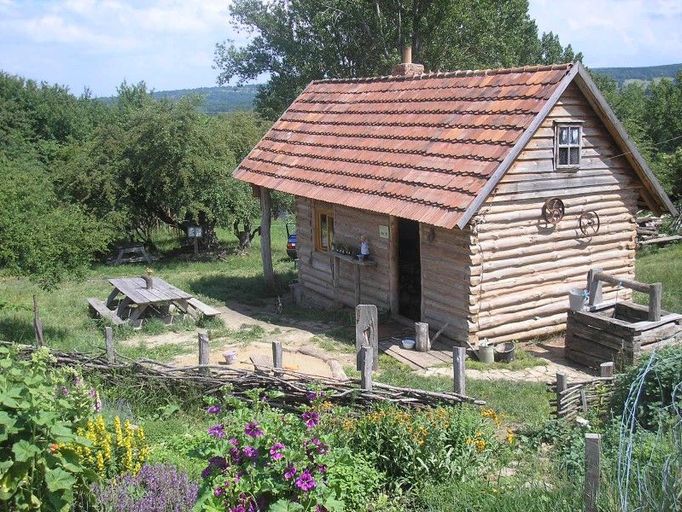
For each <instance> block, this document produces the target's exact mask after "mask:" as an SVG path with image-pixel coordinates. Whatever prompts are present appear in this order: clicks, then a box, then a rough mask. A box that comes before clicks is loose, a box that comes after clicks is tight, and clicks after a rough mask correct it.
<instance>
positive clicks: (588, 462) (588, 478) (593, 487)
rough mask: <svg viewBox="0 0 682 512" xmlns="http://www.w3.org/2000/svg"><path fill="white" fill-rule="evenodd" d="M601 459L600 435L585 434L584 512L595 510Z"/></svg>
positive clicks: (593, 511)
mask: <svg viewBox="0 0 682 512" xmlns="http://www.w3.org/2000/svg"><path fill="white" fill-rule="evenodd" d="M600 459H601V435H600V434H585V492H584V501H585V512H597V497H598V496H599V476H600Z"/></svg>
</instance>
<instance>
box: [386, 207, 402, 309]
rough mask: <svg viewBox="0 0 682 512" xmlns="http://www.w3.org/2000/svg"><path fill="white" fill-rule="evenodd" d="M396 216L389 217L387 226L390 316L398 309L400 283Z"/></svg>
mask: <svg viewBox="0 0 682 512" xmlns="http://www.w3.org/2000/svg"><path fill="white" fill-rule="evenodd" d="M398 267H399V262H398V217H393V216H392V217H390V220H389V226H388V272H389V286H388V287H389V290H390V291H389V299H388V300H389V307H390V309H391V316H397V315H398V314H399V310H400V290H399V288H400V283H399V281H398V274H399V271H398Z"/></svg>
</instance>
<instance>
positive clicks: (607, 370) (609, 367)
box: [599, 361, 615, 377]
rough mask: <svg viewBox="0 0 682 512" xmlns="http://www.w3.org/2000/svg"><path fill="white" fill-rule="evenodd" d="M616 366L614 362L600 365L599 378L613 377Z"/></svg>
mask: <svg viewBox="0 0 682 512" xmlns="http://www.w3.org/2000/svg"><path fill="white" fill-rule="evenodd" d="M614 366H615V365H614V363H613V361H610V362H608V363H602V364H600V365H599V376H600V377H613V369H614Z"/></svg>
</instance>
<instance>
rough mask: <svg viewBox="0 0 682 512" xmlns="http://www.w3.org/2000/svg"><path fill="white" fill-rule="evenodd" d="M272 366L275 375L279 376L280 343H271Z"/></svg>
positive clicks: (280, 364)
mask: <svg viewBox="0 0 682 512" xmlns="http://www.w3.org/2000/svg"><path fill="white" fill-rule="evenodd" d="M272 366H273V368H275V375H281V374H282V372H281V371H277V370H281V369H282V368H283V366H282V342H281V341H273V342H272Z"/></svg>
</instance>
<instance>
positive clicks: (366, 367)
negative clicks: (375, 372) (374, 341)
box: [360, 345, 374, 391]
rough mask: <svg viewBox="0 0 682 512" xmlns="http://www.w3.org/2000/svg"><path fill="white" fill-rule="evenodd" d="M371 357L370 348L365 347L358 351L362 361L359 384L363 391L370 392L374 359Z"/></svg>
mask: <svg viewBox="0 0 682 512" xmlns="http://www.w3.org/2000/svg"><path fill="white" fill-rule="evenodd" d="M372 356H373V353H372V347H370V346H367V345H365V346H364V347H362V349H361V350H360V358H361V359H362V368H361V370H360V371H361V372H362V375H361V377H360V384H361V386H362V389H363V390H365V391H372V365H373V361H372V359H374V358H373V357H372Z"/></svg>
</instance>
